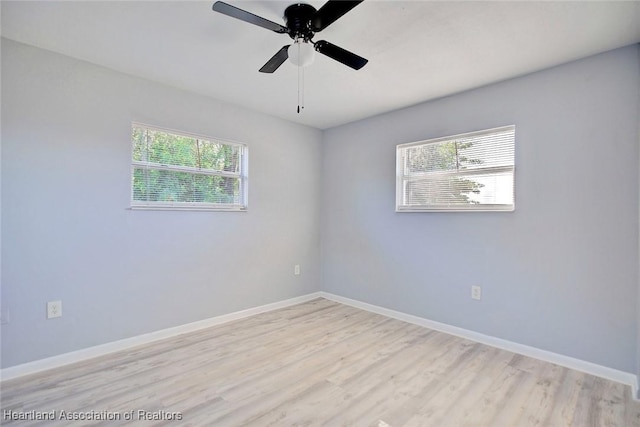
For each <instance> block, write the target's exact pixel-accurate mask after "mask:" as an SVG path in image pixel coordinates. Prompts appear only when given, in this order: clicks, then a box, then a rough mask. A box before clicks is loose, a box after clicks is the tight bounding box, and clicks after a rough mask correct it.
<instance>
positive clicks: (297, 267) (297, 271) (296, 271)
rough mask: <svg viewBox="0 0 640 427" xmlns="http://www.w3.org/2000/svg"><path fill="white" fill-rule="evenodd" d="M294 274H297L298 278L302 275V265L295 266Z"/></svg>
mask: <svg viewBox="0 0 640 427" xmlns="http://www.w3.org/2000/svg"><path fill="white" fill-rule="evenodd" d="M293 274H295V275H296V276H299V275H300V264H296V265H294V266H293Z"/></svg>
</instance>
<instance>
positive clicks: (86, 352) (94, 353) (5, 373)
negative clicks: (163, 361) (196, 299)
mask: <svg viewBox="0 0 640 427" xmlns="http://www.w3.org/2000/svg"><path fill="white" fill-rule="evenodd" d="M315 298H320V293H319V292H315V293H311V294H307V295H303V296H300V297H296V298H291V299H287V300H284V301H278V302H274V303H272V304H266V305H261V306H259V307H253V308H249V309H246V310H241V311H236V312H234V313H229V314H223V315H222V316H216V317H211V318H209V319H204V320H199V321H197V322H193V323H187V324H185V325H180V326H175V327H173V328H167V329H162V330H160V331H155V332H150V333H148V334H143V335H138V336H135V337H131V338H125V339H122V340H118V341H113V342H110V343H106V344H101V345H97V346H94V347H89V348H83V349H81V350H76V351H72V352H69V353H64V354H60V355H58V356H53V357H47V358H46V359H40V360H35V361H33V362H28V363H24V364H21V365H16V366H11V367H8V368H4V369H2V370H0V381H6V380H10V379H14V378H18V377H22V376H24V375H30V374H35V373H37V372H41V371H46V370H48V369H53V368H58V367H61V366H65V365H69V364H72V363H76V362H80V361H83V360H87V359H91V358H94V357H98V356H104V355H105V354H109V353H114V352H116V351H122V350H128V349H130V348H132V347H136V346H139V345H142V344H148V343H151V342H154V341H158V340H163V339H166V338H171V337H175V336H177V335H182V334H186V333H189V332H194V331H197V330H200V329H204V328H209V327H211V326H215V325H220V324H222V323H227V322H231V321H233V320H238V319H243V318H245V317H249V316H253V315H256V314H260V313H264V312H267V311H272V310H277V309H279V308H284V307H289V306H291V305H295V304H300V303H303V302H307V301H310V300H312V299H315Z"/></svg>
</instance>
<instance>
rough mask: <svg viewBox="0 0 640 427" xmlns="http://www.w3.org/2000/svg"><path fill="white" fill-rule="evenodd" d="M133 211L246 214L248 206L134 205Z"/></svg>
mask: <svg viewBox="0 0 640 427" xmlns="http://www.w3.org/2000/svg"><path fill="white" fill-rule="evenodd" d="M128 209H129V210H132V211H196V212H246V211H247V207H246V206H166V205H157V206H154V205H132V206H130V207H129V208H128Z"/></svg>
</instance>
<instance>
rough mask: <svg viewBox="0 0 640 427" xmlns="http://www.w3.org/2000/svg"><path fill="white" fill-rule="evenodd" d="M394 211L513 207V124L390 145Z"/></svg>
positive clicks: (499, 208)
mask: <svg viewBox="0 0 640 427" xmlns="http://www.w3.org/2000/svg"><path fill="white" fill-rule="evenodd" d="M396 162H397V164H396V171H397V174H396V175H397V177H396V178H397V183H396V210H397V211H399V212H402V211H458V210H460V211H466V210H471V211H473V210H476V211H477V210H485V211H486V210H502V211H511V210H513V209H514V205H515V204H514V199H515V197H514V190H515V188H514V175H515V126H505V127H501V128H496V129H488V130H483V131H478V132H471V133H466V134H462V135H454V136H449V137H444V138H437V139H430V140H426V141H419V142H413V143H409V144H400V145H398V146H397V148H396Z"/></svg>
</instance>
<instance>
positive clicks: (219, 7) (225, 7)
mask: <svg viewBox="0 0 640 427" xmlns="http://www.w3.org/2000/svg"><path fill="white" fill-rule="evenodd" d="M212 9H213V10H214V11H216V12H220V13H222V14H223V15H227V16H230V17H232V18H236V19H239V20H241V21H244V22H248V23H250V24H253V25H257V26H258V27H262V28H266V29H267V30H271V31H275V32H276V33H286V32H287V31H289V30H287V27H284V26H282V25H280V24H277V23H275V22H273V21H269V20H268V19H264V18H262V17H260V16H258V15H254V14H253V13H250V12H247V11H246V10H242V9H239V8H237V7H235V6H231V5H230V4H227V3H225V2H222V1H217V2H215V3H214V4H213V8H212Z"/></svg>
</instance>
